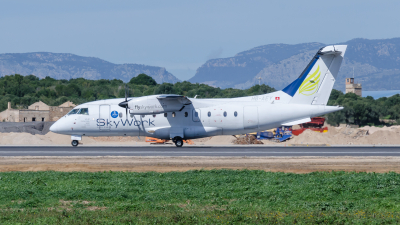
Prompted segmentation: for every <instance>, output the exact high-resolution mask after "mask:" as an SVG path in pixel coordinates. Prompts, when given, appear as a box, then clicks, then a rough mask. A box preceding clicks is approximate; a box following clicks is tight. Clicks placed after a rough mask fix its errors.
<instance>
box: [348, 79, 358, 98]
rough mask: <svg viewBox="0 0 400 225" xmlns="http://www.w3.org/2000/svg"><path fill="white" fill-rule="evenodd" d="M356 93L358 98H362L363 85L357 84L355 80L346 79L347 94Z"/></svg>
mask: <svg viewBox="0 0 400 225" xmlns="http://www.w3.org/2000/svg"><path fill="white" fill-rule="evenodd" d="M347 93H354V94H356V95H358V96H360V97H361V96H362V87H361V84H355V83H354V78H346V94H347Z"/></svg>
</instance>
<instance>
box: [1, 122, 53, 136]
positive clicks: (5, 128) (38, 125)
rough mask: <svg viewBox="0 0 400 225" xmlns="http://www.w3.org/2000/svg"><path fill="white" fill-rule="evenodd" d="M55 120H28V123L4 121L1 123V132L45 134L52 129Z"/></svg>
mask: <svg viewBox="0 0 400 225" xmlns="http://www.w3.org/2000/svg"><path fill="white" fill-rule="evenodd" d="M53 123H54V122H28V123H14V122H3V123H0V133H11V132H13V133H29V134H33V135H35V134H39V135H44V134H47V133H48V132H49V131H50V127H51V125H53Z"/></svg>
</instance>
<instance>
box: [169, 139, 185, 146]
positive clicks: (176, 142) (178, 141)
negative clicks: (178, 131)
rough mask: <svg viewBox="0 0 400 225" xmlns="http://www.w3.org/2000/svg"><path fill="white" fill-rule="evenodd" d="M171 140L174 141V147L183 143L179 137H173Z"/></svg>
mask: <svg viewBox="0 0 400 225" xmlns="http://www.w3.org/2000/svg"><path fill="white" fill-rule="evenodd" d="M172 141H173V142H174V143H175V146H176V147H182V145H183V140H182V138H181V137H175V138H174V139H173V140H172Z"/></svg>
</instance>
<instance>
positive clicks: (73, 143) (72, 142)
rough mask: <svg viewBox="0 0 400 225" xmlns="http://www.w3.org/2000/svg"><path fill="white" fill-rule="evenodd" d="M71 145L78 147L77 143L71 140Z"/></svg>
mask: <svg viewBox="0 0 400 225" xmlns="http://www.w3.org/2000/svg"><path fill="white" fill-rule="evenodd" d="M71 145H72V146H74V147H77V146H78V145H79V142H78V141H77V140H72V141H71Z"/></svg>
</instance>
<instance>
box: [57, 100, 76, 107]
mask: <svg viewBox="0 0 400 225" xmlns="http://www.w3.org/2000/svg"><path fill="white" fill-rule="evenodd" d="M75 106H76V105H75V104H74V103H72V102H71V101H66V102H64V103H63V104H61V105H59V106H58V107H75Z"/></svg>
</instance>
